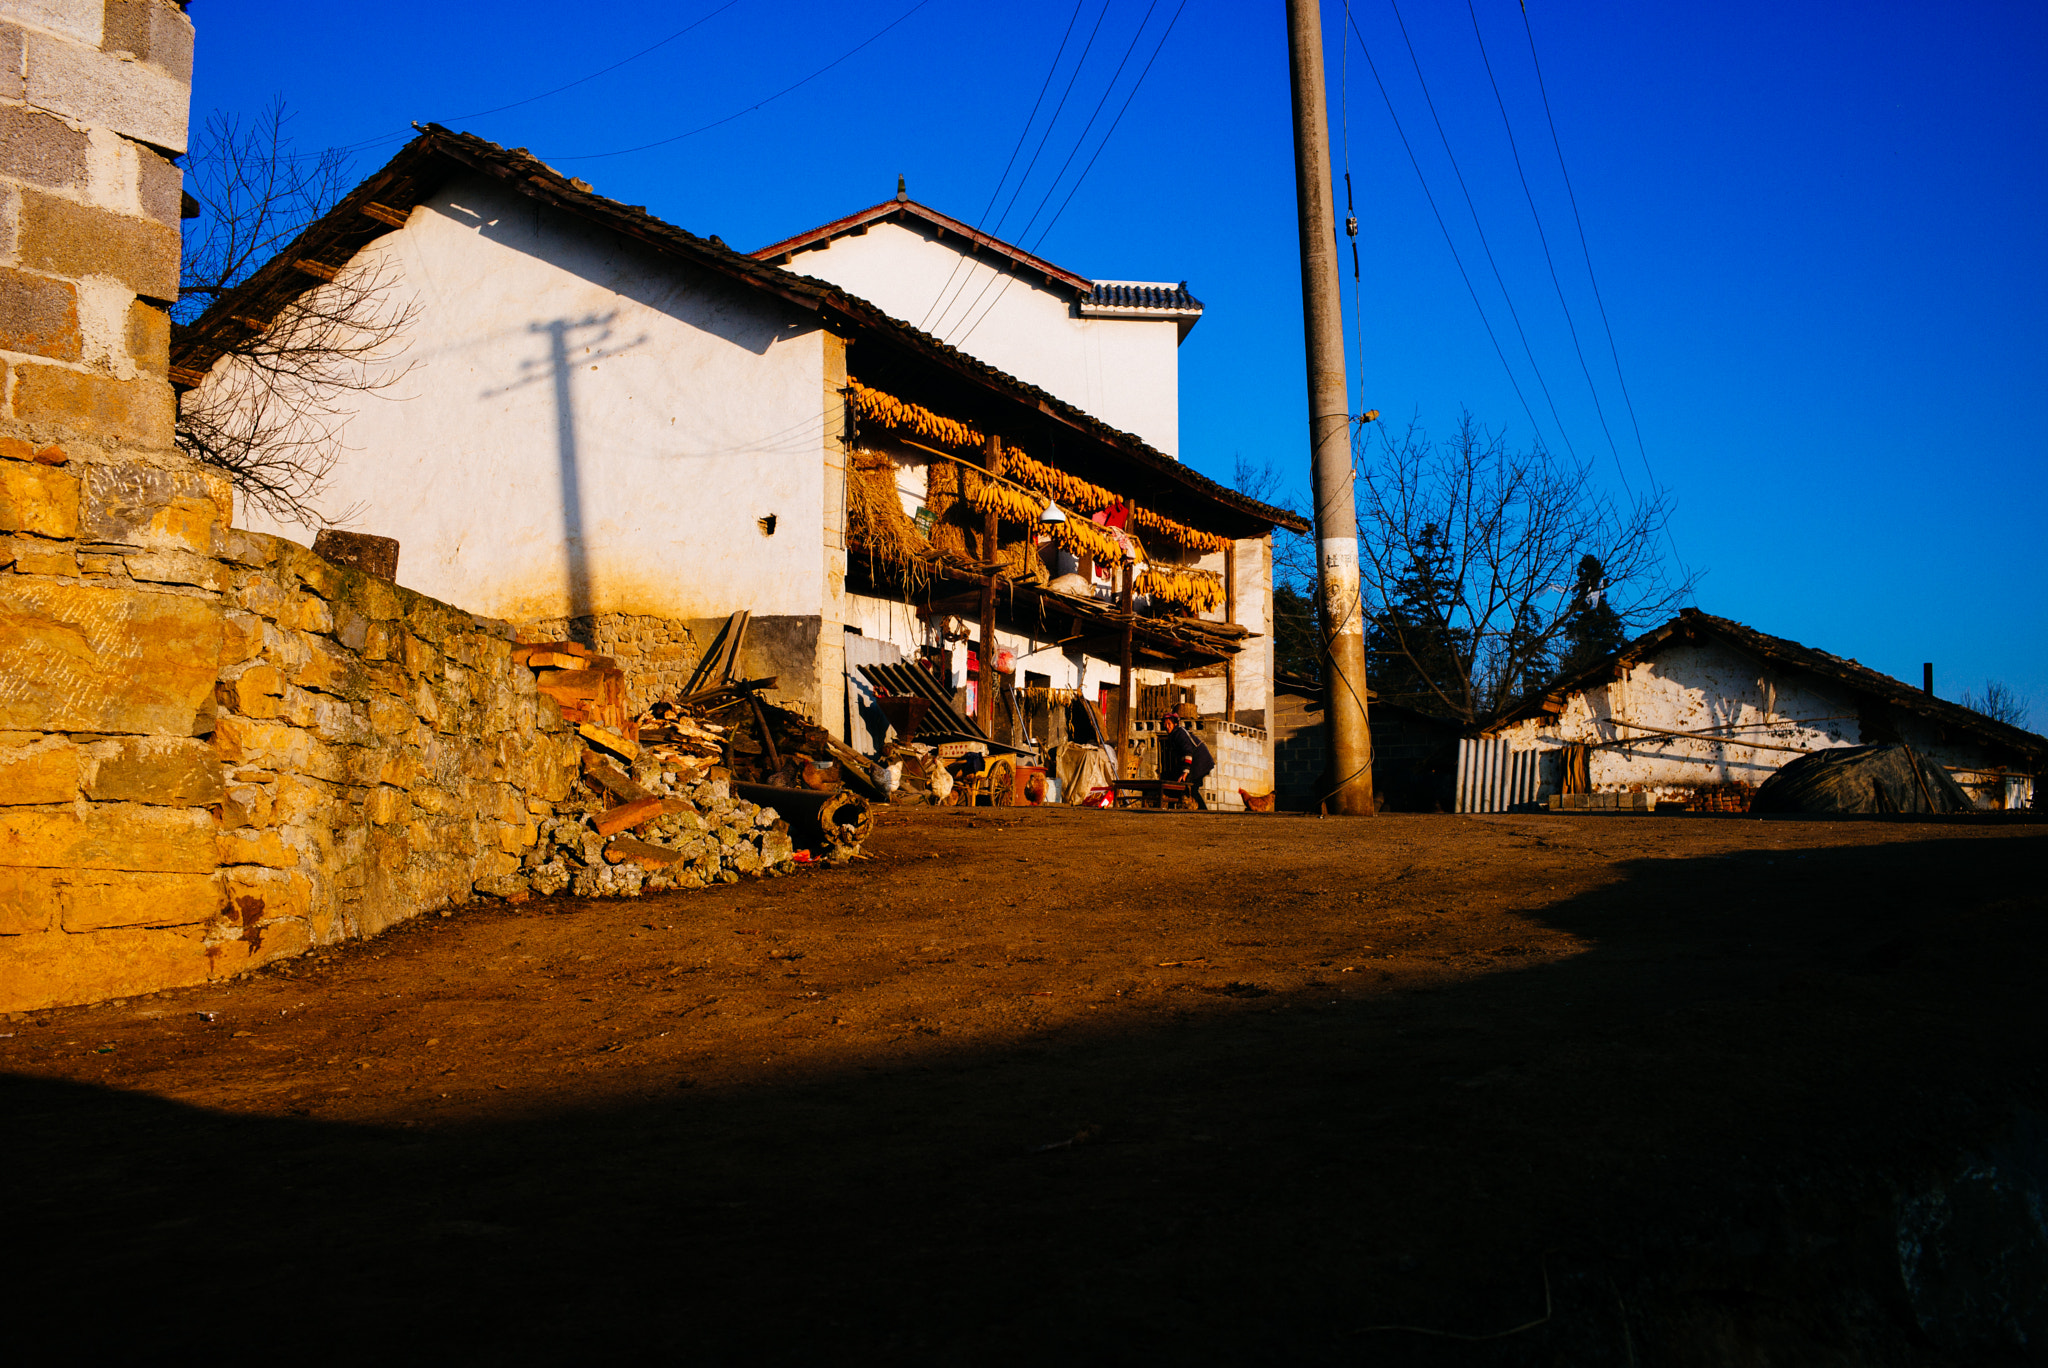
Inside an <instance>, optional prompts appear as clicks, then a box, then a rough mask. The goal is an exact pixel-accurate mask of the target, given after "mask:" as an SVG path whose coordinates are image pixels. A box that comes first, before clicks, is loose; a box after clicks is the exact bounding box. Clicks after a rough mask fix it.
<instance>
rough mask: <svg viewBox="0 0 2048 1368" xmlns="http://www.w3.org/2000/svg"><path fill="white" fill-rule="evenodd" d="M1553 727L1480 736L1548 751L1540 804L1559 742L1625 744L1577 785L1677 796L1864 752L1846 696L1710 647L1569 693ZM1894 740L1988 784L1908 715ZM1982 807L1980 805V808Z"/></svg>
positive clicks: (1683, 651)
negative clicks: (1858, 749)
mask: <svg viewBox="0 0 2048 1368" xmlns="http://www.w3.org/2000/svg"><path fill="white" fill-rule="evenodd" d="M1564 704H1565V706H1564V710H1563V711H1562V712H1561V713H1559V714H1558V715H1557V716H1556V717H1555V718H1554V719H1550V720H1547V721H1539V720H1537V719H1524V720H1522V721H1519V722H1515V723H1511V724H1509V725H1508V726H1505V727H1501V728H1497V729H1494V730H1493V731H1491V732H1490V733H1489V734H1490V735H1494V736H1504V737H1507V738H1509V739H1510V740H1511V741H1513V742H1514V744H1515V745H1516V746H1517V747H1518V748H1521V749H1537V750H1542V751H1544V752H1546V755H1545V757H1544V764H1543V787H1542V790H1541V793H1542V795H1543V796H1546V797H1547V796H1548V795H1549V794H1552V793H1556V792H1558V791H1559V778H1560V774H1559V768H1558V765H1559V759H1558V751H1559V750H1560V749H1561V748H1562V747H1563V746H1564V745H1565V744H1567V743H1585V744H1597V743H1604V742H1612V741H1615V740H1617V739H1621V738H1629V740H1628V744H1626V745H1623V746H1612V747H1607V748H1604V749H1601V750H1596V751H1593V752H1591V753H1590V754H1589V755H1588V757H1587V778H1588V780H1589V781H1590V783H1591V784H1592V787H1593V790H1594V791H1595V792H1607V793H1612V792H1644V793H1649V794H1652V795H1662V796H1668V797H1674V798H1676V797H1681V796H1683V794H1684V792H1685V790H1687V789H1690V788H1695V787H1698V786H1700V785H1702V784H1727V783H1734V782H1743V783H1750V784H1761V783H1762V782H1763V781H1764V780H1766V779H1768V778H1770V777H1771V775H1772V774H1774V773H1776V772H1777V771H1778V770H1779V769H1781V768H1783V767H1784V766H1785V765H1787V764H1789V763H1790V762H1792V761H1793V760H1796V759H1798V758H1799V754H1800V753H1804V752H1808V751H1816V750H1826V749H1829V748H1833V747H1842V746H1860V745H1863V744H1865V741H1864V738H1863V734H1862V728H1861V726H1860V725H1859V722H1858V718H1857V704H1856V700H1855V698H1854V697H1853V696H1852V695H1851V693H1850V692H1849V691H1848V690H1847V689H1845V688H1838V687H1835V686H1832V685H1829V684H1827V683H1825V682H1823V681H1818V680H1813V679H1810V678H1808V677H1805V676H1802V675H1798V674H1788V673H1784V672H1780V671H1777V670H1773V669H1771V668H1769V667H1767V666H1765V665H1763V664H1761V663H1760V662H1758V661H1756V660H1754V659H1752V658H1751V657H1749V656H1746V655H1743V654H1742V653H1740V652H1738V651H1734V650H1731V649H1729V648H1728V647H1725V646H1722V645H1720V644H1719V643H1717V642H1711V641H1710V642H1702V643H1700V644H1698V645H1676V646H1670V647H1667V648H1665V649H1664V650H1662V651H1660V652H1659V653H1657V654H1656V655H1655V656H1653V657H1651V658H1650V659H1648V660H1646V661H1641V662H1638V663H1637V664H1635V665H1634V666H1633V667H1631V668H1630V670H1629V671H1628V673H1627V674H1626V675H1625V676H1624V677H1623V678H1621V679H1617V680H1614V681H1613V682H1611V683H1608V684H1603V685H1599V686H1597V687H1594V688H1591V689H1587V690H1585V691H1584V692H1582V693H1575V694H1571V695H1568V696H1567V697H1566V698H1565V700H1564ZM1893 721H1894V724H1895V726H1896V727H1897V729H1898V731H1899V733H1900V735H1901V736H1902V737H1903V739H1904V740H1905V741H1906V742H1907V743H1908V744H1909V745H1911V746H1912V747H1913V748H1914V749H1915V750H1916V751H1918V752H1919V753H1920V754H1922V755H1924V756H1926V757H1928V758H1929V759H1932V760H1934V761H1936V762H1937V763H1940V764H1943V765H1946V766H1948V767H1949V768H1950V769H1951V770H1955V771H1959V773H1958V774H1957V778H1958V779H1959V780H1960V781H1962V782H1963V783H1964V785H1965V787H1966V789H1967V790H1968V791H1970V792H1971V793H1972V795H1973V796H1976V797H1988V795H1989V793H1990V792H1992V791H1993V790H1992V787H1991V786H1989V785H1982V784H1978V785H1973V784H1972V783H1971V781H1972V780H1973V779H1975V778H1977V777H1978V776H1979V775H1980V774H1981V775H1988V774H1989V773H1990V771H1988V770H1980V769H1979V767H1980V766H1982V765H1983V762H1984V752H1983V749H1982V748H1981V747H1980V746H1978V745H1976V744H1975V743H1973V742H1967V741H1964V742H1957V741H1952V740H1943V739H1942V738H1941V737H1939V736H1938V735H1937V734H1936V733H1935V730H1934V729H1933V728H1932V727H1931V726H1929V725H1927V724H1925V723H1923V722H1921V721H1920V720H1919V719H1917V718H1912V717H1899V716H1896V715H1894V719H1893ZM1618 722H1637V723H1642V724H1644V725H1647V726H1652V727H1661V728H1663V729H1665V730H1667V731H1699V730H1702V729H1704V728H1707V727H1716V726H1718V727H1725V728H1734V729H1736V730H1727V731H1723V732H1721V733H1720V734H1719V738H1718V739H1709V738H1706V737H1660V736H1655V735H1652V734H1649V733H1645V732H1641V731H1636V730H1633V729H1631V728H1628V727H1625V726H1619V725H1617V723H1618ZM1980 805H1981V804H1980Z"/></svg>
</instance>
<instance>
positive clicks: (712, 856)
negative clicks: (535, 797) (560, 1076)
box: [518, 642, 880, 897]
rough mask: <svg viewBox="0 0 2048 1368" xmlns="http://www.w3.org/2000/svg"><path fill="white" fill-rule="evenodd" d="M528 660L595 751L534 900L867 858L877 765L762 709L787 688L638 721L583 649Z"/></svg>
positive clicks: (725, 694)
mask: <svg viewBox="0 0 2048 1368" xmlns="http://www.w3.org/2000/svg"><path fill="white" fill-rule="evenodd" d="M518 652H519V657H520V658H521V659H522V660H524V661H525V663H526V664H528V665H529V666H531V667H532V668H533V669H534V671H535V675H536V678H537V680H538V682H539V686H540V690H541V692H542V693H544V694H546V695H548V696H549V697H550V698H552V699H554V700H555V703H556V705H557V706H558V707H560V709H561V711H562V715H563V717H564V719H565V720H567V721H569V722H572V723H574V724H575V725H576V729H577V731H578V733H579V734H580V735H581V736H582V737H583V739H584V743H585V750H584V755H583V765H582V783H581V785H580V787H579V788H578V789H577V791H575V792H574V793H572V794H571V795H570V796H569V798H568V799H567V800H565V801H563V802H560V803H557V804H556V806H555V812H554V814H553V815H552V816H551V817H549V818H547V819H546V820H545V821H544V822H542V823H541V824H540V833H539V835H540V839H539V841H538V842H537V843H536V844H535V845H534V846H533V847H531V848H530V849H529V850H528V852H527V855H526V860H525V864H526V870H527V877H528V880H529V882H530V883H531V885H532V887H533V890H534V892H536V893H539V894H542V895H543V896H546V895H551V894H555V893H561V892H570V893H574V894H575V895H576V896H578V897H638V896H639V895H641V894H642V893H649V892H661V891H664V890H668V889H683V888H702V887H704V886H706V885H707V884H713V883H736V882H738V881H739V880H740V879H742V878H770V877H774V876H777V875H781V874H788V873H793V872H795V870H796V869H797V868H798V866H799V864H800V863H801V862H802V861H804V860H806V859H811V858H819V859H824V860H840V859H847V858H853V857H857V856H858V854H859V851H860V846H861V843H862V842H863V841H865V840H866V838H867V836H868V834H869V833H870V832H871V831H872V829H873V824H874V823H873V816H872V813H871V812H870V811H869V808H868V804H867V801H866V798H865V797H864V796H862V794H863V791H865V790H867V789H871V788H872V789H874V791H875V794H876V796H877V797H879V796H880V793H879V788H878V787H876V786H875V780H874V776H873V775H872V774H871V773H870V772H869V770H868V768H867V764H866V762H865V761H864V760H863V759H862V758H861V757H860V756H859V755H857V754H855V753H853V752H852V751H849V750H847V749H846V748H845V747H844V746H841V745H840V744H839V743H838V742H837V741H835V740H833V739H832V737H831V736H830V735H829V734H828V733H827V732H826V731H825V730H824V729H823V728H822V727H819V726H817V725H816V724H814V723H812V722H810V721H809V720H808V719H806V718H804V717H803V716H801V715H800V714H798V713H795V712H792V711H790V710H789V709H787V708H781V707H778V706H776V705H775V704H772V703H769V702H767V701H765V700H764V699H762V698H761V697H760V693H761V690H762V689H764V688H767V687H769V686H771V685H773V684H774V682H775V681H774V680H772V679H760V680H747V681H743V682H740V683H737V684H726V685H721V686H719V687H717V688H713V689H709V690H705V691H701V692H699V693H696V694H693V695H690V696H688V697H686V698H685V699H683V700H681V701H680V702H677V701H663V702H657V703H656V704H655V705H654V706H653V707H652V708H650V709H649V710H648V711H647V712H646V713H645V714H643V715H642V716H640V717H637V718H634V717H630V716H628V714H627V711H626V704H625V699H626V690H625V677H624V675H623V673H622V672H621V671H620V670H619V668H618V665H617V662H615V661H613V660H610V659H608V658H606V657H603V656H598V655H596V654H594V653H592V652H591V651H590V650H589V649H588V648H587V647H584V646H581V645H579V644H577V643H575V642H547V643H540V644H533V645H525V646H521V647H519V648H518ZM742 784H744V786H745V787H747V789H748V790H749V792H750V793H751V794H752V795H753V796H752V797H749V796H747V795H746V794H742V793H741V792H739V791H738V788H737V787H736V785H742ZM849 785H850V786H851V787H852V789H853V790H855V791H852V792H849V791H847V790H848V788H849ZM764 799H765V800H766V801H759V800H764ZM778 802H779V803H780V804H781V805H782V806H783V807H788V808H789V809H790V811H789V814H788V816H786V817H785V815H784V814H783V812H782V811H780V810H778V807H777V803H778ZM793 824H794V826H795V828H796V831H795V833H794V834H792V825H793Z"/></svg>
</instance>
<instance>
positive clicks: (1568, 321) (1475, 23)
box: [1465, 0, 1635, 495]
mask: <svg viewBox="0 0 2048 1368" xmlns="http://www.w3.org/2000/svg"><path fill="white" fill-rule="evenodd" d="M1465 12H1466V13H1467V14H1469V15H1471V16H1472V36H1473V38H1474V39H1476V40H1477V41H1478V43H1479V60H1480V62H1481V63H1482V64H1483V65H1484V66H1485V67H1486V80H1487V83H1488V84H1490V85H1491V86H1492V87H1493V102H1494V104H1495V105H1496V106H1497V107H1498V108H1499V109H1500V123H1501V127H1502V128H1504V129H1506V130H1507V135H1508V151H1509V152H1510V153H1512V154H1513V155H1514V159H1515V175H1516V176H1517V177H1519V178H1520V179H1521V182H1522V198H1523V199H1525V200H1527V201H1528V202H1529V217H1530V219H1531V220H1532V221H1534V223H1535V224H1536V240H1537V241H1538V242H1540V243H1542V244H1543V263H1544V265H1546V266H1548V267H1549V268H1550V283H1551V285H1552V287H1553V288H1555V289H1556V291H1557V306H1558V308H1560V309H1562V310H1563V311H1564V325H1565V327H1566V328H1567V329H1569V330H1570V332H1571V335H1572V350H1573V351H1574V352H1576V353H1577V354H1578V358H1579V372H1580V374H1582V375H1584V376H1585V377H1586V389H1587V391H1588V392H1589V393H1591V394H1592V396H1593V412H1594V413H1595V414H1596V415H1598V417H1599V419H1600V431H1601V432H1602V433H1604V434H1606V437H1607V449H1608V451H1609V452H1611V453H1612V454H1613V456H1614V469H1615V472H1616V473H1617V474H1619V475H1620V476H1621V487H1622V488H1623V489H1625V490H1626V489H1628V487H1629V486H1628V472H1627V471H1626V470H1624V469H1622V464H1621V448H1620V447H1618V446H1616V445H1615V444H1614V433H1613V431H1612V430H1611V429H1610V428H1609V427H1608V426H1607V411H1606V410H1605V409H1604V408H1602V407H1601V406H1600V389H1599V387H1598V386H1597V385H1595V384H1594V383H1593V369H1592V367H1590V366H1588V365H1587V364H1586V349H1585V348H1584V347H1582V346H1581V345H1579V325H1578V324H1577V323H1576V322H1574V321H1573V319H1572V306H1571V305H1570V304H1569V303H1567V302H1566V301H1565V297H1564V282H1563V281H1561V280H1559V279H1558V278H1557V262H1556V261H1554V260H1552V259H1551V255H1550V236H1549V234H1547V233H1545V232H1544V231H1543V216H1542V215H1541V214H1539V213H1537V212H1536V195H1535V193H1534V192H1533V191H1531V190H1530V189H1529V173H1528V172H1526V171H1524V170H1523V169H1522V149H1521V148H1520V147H1519V146H1518V145H1517V144H1516V142H1515V126H1514V123H1513V122H1512V121H1511V120H1510V119H1509V118H1508V104H1507V101H1506V100H1505V99H1504V98H1502V96H1501V93H1500V82H1499V81H1498V80H1497V79H1495V77H1494V74H1493V59H1492V58H1491V57H1489V56H1487V55H1486V35H1485V34H1484V33H1482V32H1480V29H1479V10H1478V8H1477V7H1476V6H1474V4H1473V3H1472V0H1465ZM1634 492H1635V491H1633V490H1629V493H1630V494H1631V495H1633V494H1634Z"/></svg>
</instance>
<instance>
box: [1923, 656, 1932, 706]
mask: <svg viewBox="0 0 2048 1368" xmlns="http://www.w3.org/2000/svg"><path fill="white" fill-rule="evenodd" d="M1920 692H1921V693H1924V694H1926V695H1927V696H1928V697H1929V698H1932V697H1934V662H1933V661H1931V660H1929V661H1923V662H1922V663H1921V666H1920Z"/></svg>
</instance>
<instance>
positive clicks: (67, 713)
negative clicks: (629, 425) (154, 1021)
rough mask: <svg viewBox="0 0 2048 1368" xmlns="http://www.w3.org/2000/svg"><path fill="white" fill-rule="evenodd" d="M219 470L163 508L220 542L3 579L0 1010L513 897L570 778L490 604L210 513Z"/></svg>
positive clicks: (248, 962)
mask: <svg viewBox="0 0 2048 1368" xmlns="http://www.w3.org/2000/svg"><path fill="white" fill-rule="evenodd" d="M194 478H195V479H199V480H202V481H203V480H206V479H208V478H210V477H206V476H200V475H195V476H194ZM218 492H219V501H218V503H216V504H214V505H213V509H214V512H215V514H216V516H215V517H214V518H212V519H207V520H200V519H197V518H196V516H195V517H190V518H188V519H187V520H186V521H185V522H184V523H182V524H181V525H182V526H183V527H184V528H185V530H186V531H187V532H188V533H195V534H196V533H197V532H199V531H201V530H202V529H203V531H204V532H205V533H207V534H209V535H208V538H207V540H209V541H211V542H212V543H214V544H215V545H216V546H217V553H216V554H202V553H201V552H200V551H198V550H193V549H185V550H183V551H182V552H179V553H177V554H176V555H175V556H170V555H169V553H167V552H164V551H148V552H143V553H140V554H132V555H128V556H125V557H123V556H114V555H107V556H105V557H104V562H105V563H103V564H95V565H93V566H92V567H91V568H84V567H82V569H83V573H82V574H81V575H80V576H78V577H76V578H75V579H73V580H70V581H69V582H66V581H65V580H59V579H56V578H53V577H45V576H21V575H16V576H15V577H13V578H12V579H10V580H9V581H8V582H7V583H6V586H5V588H6V593H5V597H4V599H0V633H4V637H0V643H4V645H5V646H6V648H7V649H8V651H9V655H10V658H11V659H20V660H23V661H24V662H25V663H26V664H27V666H28V668H29V672H30V673H31V674H32V675H33V676H34V681H33V682H34V685H35V687H34V689H33V690H32V691H31V692H30V694H29V696H28V697H25V698H24V697H20V696H12V697H9V698H7V700H6V701H5V702H0V726H4V727H7V728H10V730H6V731H0V1010H9V1011H14V1010H23V1009H27V1008H33V1007H40V1006H48V1005H52V1004H56V1003H63V1002H79V1001H89V1000H93V999H95V998H104V997H114V996H124V995H128V994H132V993H138V992H146V991H151V990H154V989H157V988H163V987H169V986H174V985H178V984H187V983H196V982H201V981H204V980H207V979H212V978H218V977H222V976H224V975H227V974H232V973H236V972H239V971H241V970H245V969H248V968H252V967H254V966H256V965H259V964H262V963H265V962H267V961H269V960H272V959H276V958H278V957H280V956H284V955H291V954H296V953H298V952H299V951H302V950H304V949H306V948H308V947H309V946H313V945H320V944H326V943H330V942H333V941H336V940H341V939H344V938H347V937H351V936H368V935H373V934H375V933H376V932H378V931H380V930H382V929H383V928H385V927H387V926H389V925H391V924H392V923H393V922H396V921H399V920H401V919H403V918H406V917H409V916H413V915H417V914H418V913H420V912H424V911H431V910H433V909H435V908H439V907H445V906H448V905H450V904H452V903H459V902H463V901H467V900H468V899H469V898H470V897H471V896H472V895H473V894H474V893H478V892H481V893H486V894H494V895H498V896H516V895H518V894H521V893H524V892H525V891H526V889H527V887H528V882H527V877H526V874H525V872H524V871H523V869H522V862H523V861H524V859H525V857H526V856H527V854H528V852H529V851H530V850H531V849H532V848H533V847H534V846H535V844H536V842H537V840H538V835H539V831H540V828H541V825H542V824H543V823H545V822H547V821H548V820H550V819H551V818H552V817H553V816H554V812H555V804H556V803H557V802H559V801H561V800H563V799H565V798H567V797H568V796H569V794H570V792H571V789H572V786H573V785H574V783H575V776H576V767H577V762H578V759H579V757H580V755H581V752H582V745H581V742H580V740H579V739H578V738H577V737H576V735H575V733H574V732H573V730H572V729H570V728H569V726H568V725H567V724H566V723H564V722H563V721H562V719H561V714H560V712H559V710H558V709H557V708H556V706H555V704H554V702H553V701H552V700H551V699H548V698H545V697H544V696H542V695H541V694H540V693H539V692H538V691H537V689H536V688H535V684H534V675H533V672H532V671H531V670H528V669H527V668H525V667H524V666H522V665H518V664H515V663H514V662H513V660H512V658H511V644H512V637H513V632H512V629H511V627H510V625H509V624H505V623H498V622H492V621H489V620H487V619H477V618H473V617H471V616H470V615H469V614H468V613H465V612H463V611H461V610H459V609H456V608H452V607H450V606H448V605H446V604H443V603H439V602H437V601H435V600H433V599H429V598H426V597H425V596H423V595H420V594H416V593H413V592H411V591H409V590H405V589H400V588H397V587H396V586H394V585H391V584H388V583H386V582H385V581H382V580H379V579H376V578H374V577H372V576H369V575H367V574H365V573H363V572H361V571H358V570H353V569H349V568H347V567H343V566H340V565H337V564H334V563H332V562H329V561H327V560H325V559H323V558H321V557H319V556H316V555H314V554H313V553H312V552H311V551H308V550H307V549H305V548H304V547H301V546H298V545H295V544H294V543H291V542H288V541H283V540H281V539H278V538H273V537H267V536H262V535H259V534H255V533H247V532H239V531H232V530H227V529H225V528H224V526H223V524H222V521H221V520H220V519H219V517H218V514H219V513H220V512H222V511H224V510H225V509H226V507H227V493H226V491H225V490H224V489H222V490H219V491H218ZM167 557H168V558H169V559H172V560H174V561H175V563H176V566H177V567H178V568H177V569H176V570H175V572H173V571H170V570H167V569H166V568H165V567H164V565H163V564H161V562H163V561H164V560H165V559H166V558H167ZM82 559H84V558H82ZM138 562H140V563H142V564H143V565H144V566H145V567H146V568H147V569H148V570H149V572H150V573H152V574H155V575H158V576H159V577H160V578H159V580H158V581H155V582H139V581H137V580H135V579H134V578H133V574H134V566H135V565H136V563H138ZM166 580H169V581H171V582H165V581H166ZM177 581H183V582H177ZM17 652H18V654H17ZM67 670H68V673H67ZM9 675H10V679H13V678H16V676H15V675H14V672H12V671H10V672H9ZM65 685H69V686H71V691H70V694H69V696H68V697H64V696H61V694H60V692H59V690H60V688H61V686H65ZM8 692H9V693H10V694H13V693H15V692H16V691H12V690H10V691H8ZM23 721H32V722H35V723H37V724H39V725H38V726H37V727H36V728H35V729H34V730H22V729H20V728H19V727H18V725H17V724H19V723H21V722H23Z"/></svg>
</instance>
